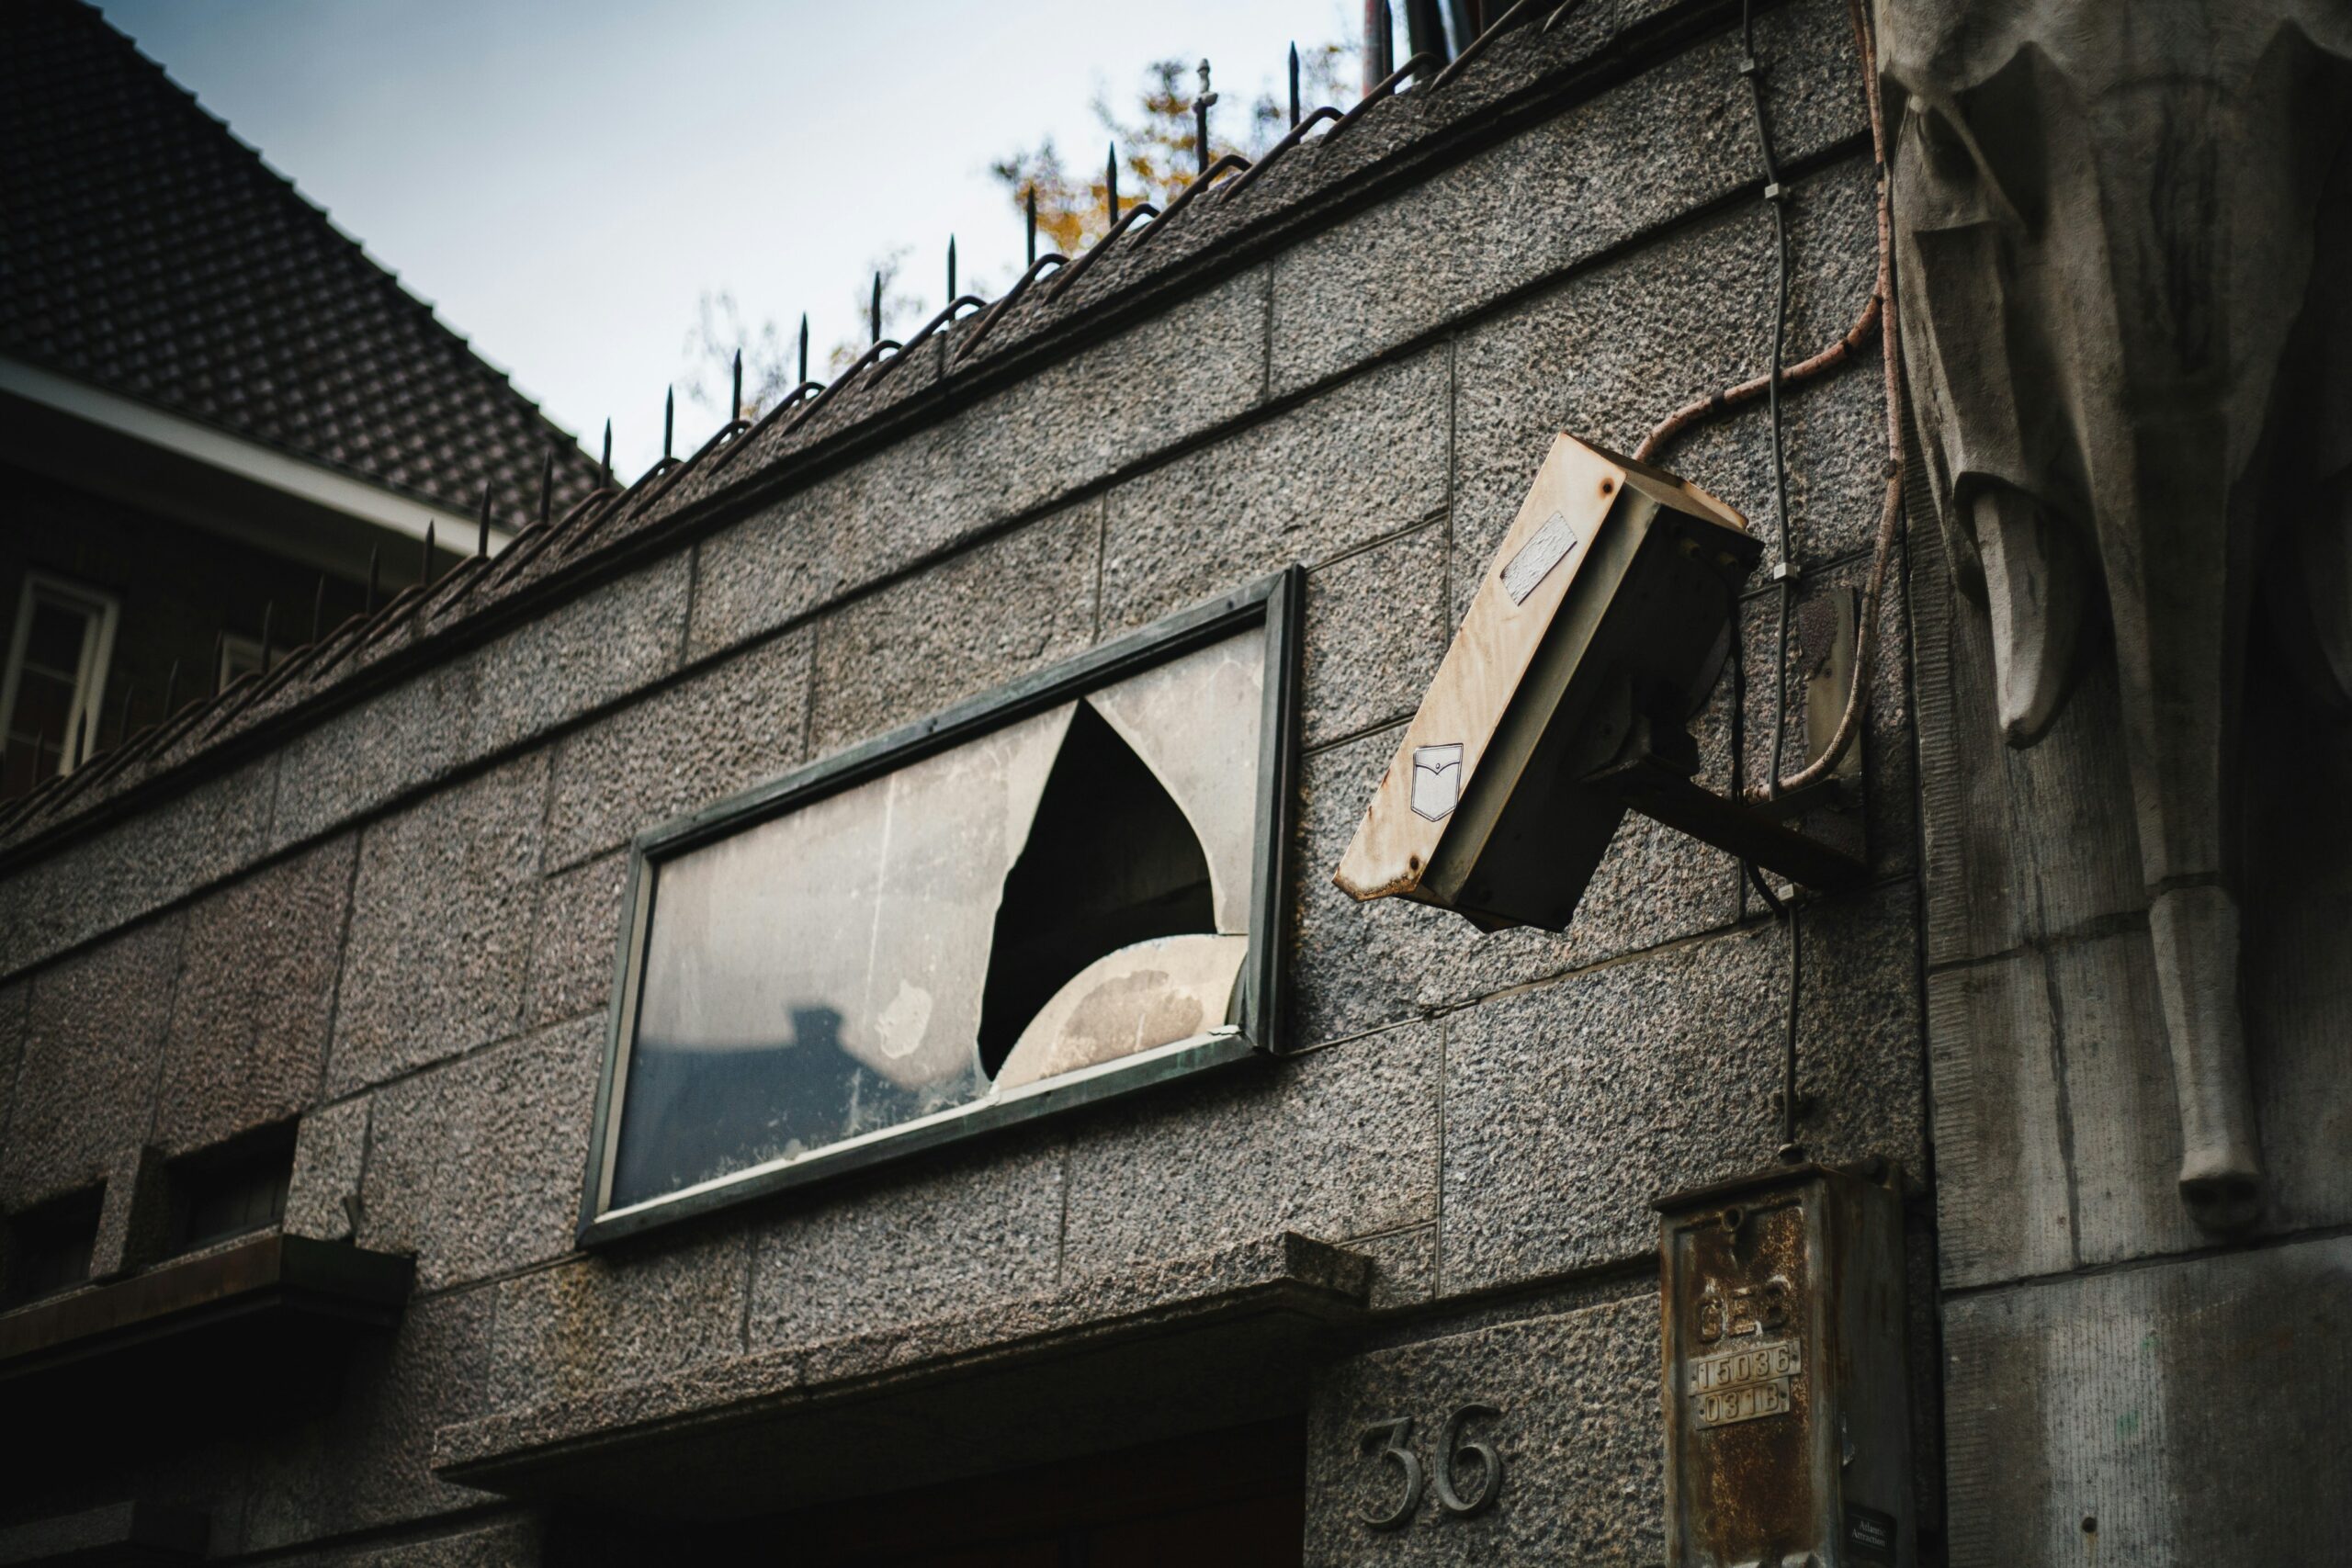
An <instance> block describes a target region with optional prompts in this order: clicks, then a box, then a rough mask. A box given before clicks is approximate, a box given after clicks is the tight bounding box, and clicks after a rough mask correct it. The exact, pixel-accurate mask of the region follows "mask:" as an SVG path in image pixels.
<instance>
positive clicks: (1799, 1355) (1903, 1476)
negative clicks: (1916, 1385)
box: [1657, 1165, 1914, 1568]
mask: <svg viewBox="0 0 2352 1568" xmlns="http://www.w3.org/2000/svg"><path fill="white" fill-rule="evenodd" d="M1657 1209H1658V1213H1659V1216H1660V1218H1659V1224H1658V1266H1659V1271H1660V1274H1661V1276H1662V1280H1661V1284H1662V1287H1663V1295H1662V1303H1661V1314H1662V1316H1663V1319H1664V1329H1665V1353H1666V1354H1665V1360H1666V1367H1665V1372H1666V1384H1665V1386H1666V1494H1667V1507H1666V1548H1667V1550H1666V1560H1667V1562H1668V1564H1669V1565H1670V1568H1911V1564H1912V1562H1913V1561H1914V1558H1913V1550H1914V1548H1913V1529H1912V1515H1911V1508H1912V1503H1911V1452H1910V1448H1911V1444H1910V1419H1909V1409H1908V1401H1907V1398H1906V1388H1907V1385H1906V1372H1905V1364H1904V1356H1903V1337H1904V1335H1903V1331H1904V1275H1903V1213H1902V1204H1901V1202H1900V1201H1899V1200H1898V1199H1897V1197H1896V1195H1895V1192H1894V1190H1893V1188H1892V1187H1890V1186H1887V1185H1883V1184H1881V1183H1880V1182H1876V1181H1871V1180H1866V1179H1863V1178H1862V1177H1860V1176H1856V1175H1853V1174H1850V1173H1849V1172H1847V1171H1842V1170H1836V1169H1832V1168H1827V1167H1824V1166H1818V1165H1791V1166H1786V1167H1782V1168H1777V1169H1772V1170H1768V1171H1763V1172H1760V1173H1758V1174H1757V1175H1755V1176H1752V1177H1747V1178H1743V1179H1739V1180H1736V1181H1726V1182H1724V1183H1721V1184H1719V1185H1717V1186H1713V1187H1706V1188H1702V1189H1700V1190H1696V1191H1691V1192H1683V1193H1678V1194H1676V1195H1674V1196H1672V1197H1669V1198H1662V1199H1660V1200H1658V1202H1657Z"/></svg>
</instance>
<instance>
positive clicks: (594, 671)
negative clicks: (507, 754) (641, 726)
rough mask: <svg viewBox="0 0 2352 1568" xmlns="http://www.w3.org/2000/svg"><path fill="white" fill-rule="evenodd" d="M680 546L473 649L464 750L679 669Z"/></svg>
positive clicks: (526, 733)
mask: <svg viewBox="0 0 2352 1568" xmlns="http://www.w3.org/2000/svg"><path fill="white" fill-rule="evenodd" d="M692 566H693V563H692V562H691V560H690V559H689V558H688V557H687V555H686V553H685V552H684V551H683V550H681V551H679V552H677V553H676V554H674V555H671V556H668V557H665V558H662V559H661V560H659V561H656V562H654V563H653V564H652V565H651V566H649V567H646V568H644V569H643V570H639V571H636V572H632V573H630V574H629V575H628V576H627V577H624V578H621V579H619V580H617V581H613V582H608V583H606V584H605V585H604V586H603V587H601V588H596V589H593V590H591V591H590V592H586V593H584V594H582V595H581V596H580V597H579V598H577V599H574V600H572V601H571V603H569V604H563V605H560V606H559V607H558V608H556V609H555V610H553V611H551V612H550V613H548V614H547V615H541V616H539V617H538V618H537V619H535V620H532V621H530V622H528V623H526V625H524V626H519V627H517V628H516V629H515V630H514V631H512V632H509V633H508V634H507V635H506V636H504V637H501V638H499V639H498V640H497V641H495V642H493V643H491V644H489V645H488V646H487V647H485V648H483V649H481V651H480V652H478V653H476V654H473V655H471V656H470V658H471V660H472V661H473V662H474V663H475V664H476V665H477V666H478V667H479V668H480V670H481V676H480V678H479V680H478V682H477V683H476V685H475V695H474V710H473V713H472V716H471V724H470V727H469V728H470V736H471V739H470V744H469V752H470V754H471V755H472V756H475V757H486V756H489V755H491V754H492V752H495V751H500V750H504V749H505V748H507V747H509V746H513V745H515V744H517V743H518V742H521V741H524V740H527V739H532V738H533V737H535V736H538V735H543V734H545V733H546V732H547V731H548V728H550V727H552V726H554V725H557V724H560V723H563V722H564V721H566V720H568V719H571V718H574V717H576V716H579V715H581V714H583V713H588V712H591V711H593V710H594V709H596V708H599V707H602V706H604V705H605V704H607V703H610V702H612V701H614V700H615V699H616V698H619V697H623V696H626V695H628V694H629V693H631V692H634V691H637V690H638V689H639V688H640V687H643V686H645V685H648V684H650V682H654V681H656V680H659V679H660V678H661V677H662V676H663V675H666V674H668V673H669V672H670V671H672V670H673V669H674V668H676V666H677V662H678V652H679V649H681V648H682V647H683V646H684V641H685V625H686V584H687V580H688V578H689V576H690V574H691V571H692Z"/></svg>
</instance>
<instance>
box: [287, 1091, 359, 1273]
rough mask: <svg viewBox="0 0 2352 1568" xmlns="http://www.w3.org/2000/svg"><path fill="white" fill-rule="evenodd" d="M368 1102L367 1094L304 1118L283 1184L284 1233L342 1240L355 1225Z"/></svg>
mask: <svg viewBox="0 0 2352 1568" xmlns="http://www.w3.org/2000/svg"><path fill="white" fill-rule="evenodd" d="M369 1103H370V1102H369V1100H368V1099H366V1098H365V1097H362V1098H360V1099H358V1100H345V1101H344V1102H343V1103H342V1104H340V1105H330V1106H326V1107H323V1108H322V1109H320V1110H316V1111H310V1112H309V1113H307V1114H306V1115H304V1116H303V1118H302V1125H301V1127H300V1129H299V1130H298V1131H297V1132H296V1134H295V1135H294V1173H293V1175H292V1177H291V1178H289V1179H288V1182H287V1186H286V1231H287V1234H288V1235H307V1236H315V1237H317V1238H318V1239H319V1240H321V1241H345V1240H348V1239H349V1238H350V1236H351V1235H352V1234H353V1232H354V1231H355V1230H356V1223H357V1220H358V1217H359V1210H360V1192H361V1185H360V1184H361V1180H362V1178H363V1176H364V1174H365V1171H366V1167H367V1160H368V1105H369Z"/></svg>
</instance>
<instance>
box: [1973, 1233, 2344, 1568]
mask: <svg viewBox="0 0 2352 1568" xmlns="http://www.w3.org/2000/svg"><path fill="white" fill-rule="evenodd" d="M2347 1299H2352V1238H2346V1237H2344V1236H2331V1237H2326V1238H2324V1239H2320V1240H2315V1241H2308V1242H2301V1243H2297V1244H2293V1245H2290V1246H2284V1247H2266V1248H2262V1249H2260V1250H2256V1251H2245V1252H2236V1253H2230V1254H2224V1255H2222V1256H2220V1257H2211V1258H2194V1259H2184V1260H2178V1261H2168V1262H2165V1263H2160V1264H2157V1265H2154V1266H2153V1267H2149V1268H2143V1269H2123V1270H2118V1271H2114V1272H2109V1273H2103V1274H2094V1275H2088V1276H2084V1277H2080V1278H2075V1279H2068V1280H2052V1281H2050V1282H2048V1283H2043V1284H2037V1285H2031V1286H2026V1287H2022V1288H2015V1289H2009V1290H2003V1291H1996V1292H1985V1293H1983V1294H1976V1295H1970V1296H1965V1297H1962V1298H1961V1299H1959V1300H1956V1301H1952V1302H1951V1303H1947V1305H1946V1306H1945V1309H1944V1348H1945V1351H1946V1354H1947V1365H1948V1367H1949V1372H1948V1376H1947V1379H1946V1383H1945V1400H1946V1406H1947V1417H1946V1419H1947V1426H1948V1429H1949V1431H1950V1433H1951V1447H1950V1453H1949V1458H1948V1469H1949V1473H1950V1476H1951V1495H1950V1509H1951V1532H1950V1548H1951V1562H1952V1564H1953V1568H1994V1565H1996V1564H1999V1565H2006V1564H2009V1563H2016V1562H2090V1561H2093V1560H2096V1561H2098V1562H2131V1563H2133V1564H2140V1563H2147V1564H2151V1565H2153V1568H2175V1565H2177V1568H2192V1565H2199V1564H2205V1563H2217V1562H2248V1563H2252V1562H2343V1561H2345V1560H2346V1557H2347V1555H2352V1469H2347V1468H2346V1466H2345V1465H2344V1464H2342V1463H2341V1462H2339V1461H2337V1460H2336V1459H2335V1457H2334V1455H2335V1451H2336V1450H2337V1448H2338V1447H2339V1446H2340V1439H2339V1438H2338V1436H2337V1434H2338V1433H2339V1431H2340V1430H2341V1427H2342V1406H2343V1391H2344V1390H2345V1388H2346V1386H2352V1355H2347V1352H2346V1341H2345V1338H2344V1337H2343V1336H2342V1335H2340V1334H2337V1333H2335V1332H2334V1331H2333V1325H2332V1323H2331V1322H2330V1321H2329V1319H2330V1318H2331V1317H2332V1316H2333V1314H2332V1313H2331V1312H2330V1311H2329V1310H2328V1309H2329V1308H2330V1307H2333V1306H2335V1305H2336V1304H2337V1303H2342V1302H2344V1301H2346V1300H2347ZM2290 1456H2305V1457H2306V1458H2308V1459H2309V1461H2310V1462H2297V1461H2294V1460H2293V1459H2291V1458H2290Z"/></svg>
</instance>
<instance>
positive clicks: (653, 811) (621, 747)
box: [548, 635, 809, 866]
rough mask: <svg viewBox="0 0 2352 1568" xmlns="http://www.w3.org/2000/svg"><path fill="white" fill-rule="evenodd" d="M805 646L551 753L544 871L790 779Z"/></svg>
mask: <svg viewBox="0 0 2352 1568" xmlns="http://www.w3.org/2000/svg"><path fill="white" fill-rule="evenodd" d="M808 708H809V638H808V637H807V636H806V635H795V636H790V637H778V638H775V639H773V640H771V641H769V642H765V643H763V644H761V645H760V646H759V647H757V648H754V649H748V650H746V651H745V652H743V653H741V654H740V655H738V656H736V657H735V658H732V659H729V660H726V661H724V662H723V663H720V664H718V665H715V666H713V667H712V668H710V669H708V670H705V671H701V672H699V673H698V674H696V675H695V676H693V677H692V678H690V679H688V680H685V681H682V682H679V683H678V684H677V685H674V686H672V687H670V688H669V689H668V690H666V691H662V692H657V693H655V694H653V695H651V696H649V697H647V698H645V699H644V700H643V701H641V702H638V703H634V704H632V705H629V706H628V707H625V708H622V709H621V710H620V711H619V712H617V713H614V714H611V715H608V716H605V718H602V719H599V720H598V721H597V722H596V723H594V724H593V725H590V726H589V727H588V728H584V729H582V730H581V731H580V732H579V733H577V734H575V735H572V736H570V737H568V738H566V739H564V740H563V741H562V742H561V743H560V745H559V746H557V748H556V752H555V784H554V797H553V799H552V801H551V803H550V804H549V807H548V864H549V865H550V866H568V865H572V864H575V863H578V862H579V861H580V860H581V859H582V858H583V857H585V856H588V855H593V854H596V853H599V852H602V851H605V850H608V849H612V848H614V847H615V846H616V845H620V844H625V843H627V842H628V840H631V839H633V838H635V837H636V836H637V835H638V834H639V833H642V832H644V831H645V830H646V829H649V828H657V827H659V826H661V825H662V823H664V822H666V821H668V820H669V819H670V818H673V817H677V816H681V815H684V813H686V812H688V811H694V810H697V809H699V808H700V807H705V806H708V805H711V804H713V803H714V802H716V801H719V800H724V799H725V798H726V797H727V796H729V795H733V794H734V793H736V792H737V791H738V790H744V789H749V788H751V787H752V785H753V784H764V783H766V782H767V781H768V780H770V779H772V778H775V777H777V776H778V775H780V774H783V773H789V772H790V771H791V770H792V769H793V767H794V766H795V765H797V763H798V762H799V761H801V760H802V759H803V757H804V756H805V755H806V747H805V744H804V742H805V740H806V737H807V730H808V723H809V717H808Z"/></svg>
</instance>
